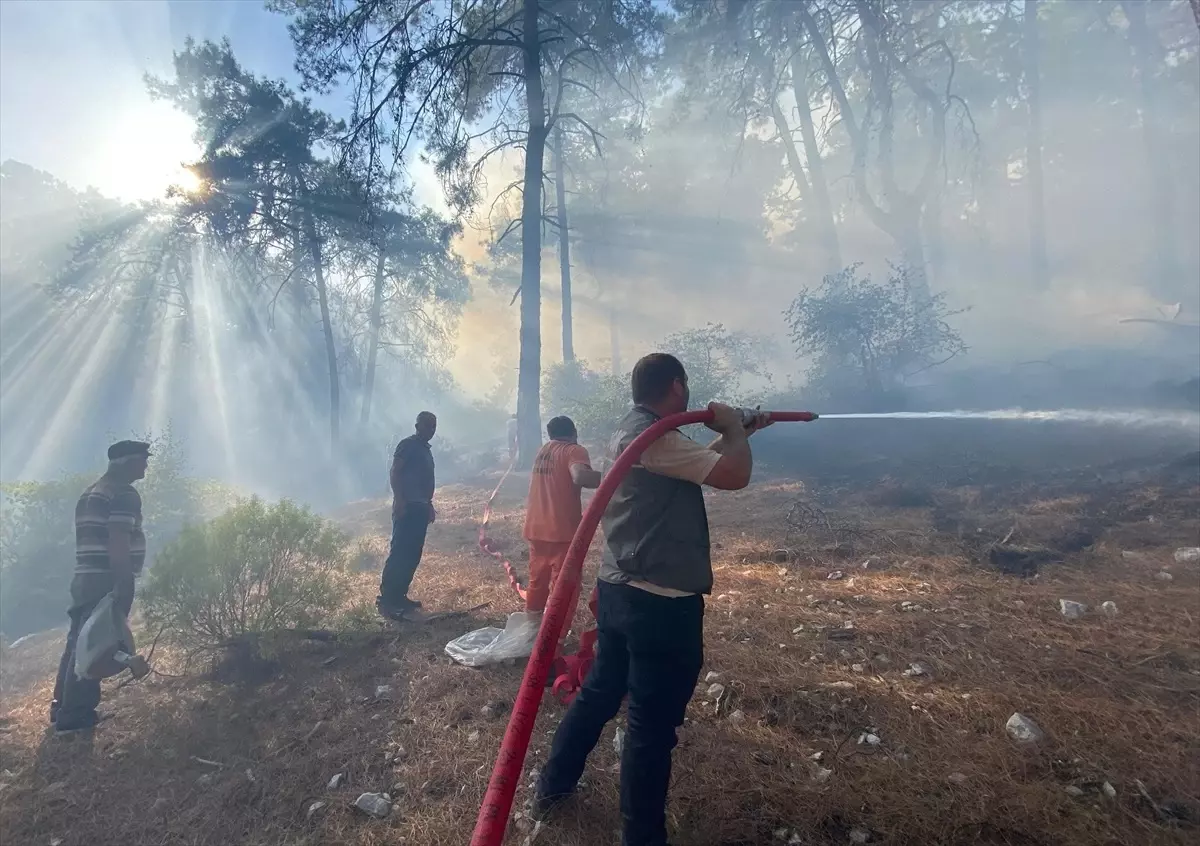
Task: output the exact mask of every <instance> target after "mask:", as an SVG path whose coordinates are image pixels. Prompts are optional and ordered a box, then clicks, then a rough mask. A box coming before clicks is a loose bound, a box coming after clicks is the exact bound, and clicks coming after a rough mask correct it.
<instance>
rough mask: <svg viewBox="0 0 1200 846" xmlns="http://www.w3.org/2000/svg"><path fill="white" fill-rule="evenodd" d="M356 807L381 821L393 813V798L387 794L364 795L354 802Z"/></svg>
mask: <svg viewBox="0 0 1200 846" xmlns="http://www.w3.org/2000/svg"><path fill="white" fill-rule="evenodd" d="M354 807H356V808H358V809H359V810H360V811H362V812H363V813H364V814H367V815H368V816H372V817H375V819H378V820H381V819H383V818H384V817H386V816H387V815H388V814H390V813H391V812H392V797H390V796H388V795H387V794H386V793H364V794H362V795H361V796H359V797H358V798H357V799H355V800H354Z"/></svg>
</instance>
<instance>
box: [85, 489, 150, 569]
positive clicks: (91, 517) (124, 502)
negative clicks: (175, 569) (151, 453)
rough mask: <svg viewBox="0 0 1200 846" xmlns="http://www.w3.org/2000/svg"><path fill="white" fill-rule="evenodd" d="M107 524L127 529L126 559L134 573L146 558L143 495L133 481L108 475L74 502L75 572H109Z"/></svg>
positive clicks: (140, 567) (108, 526)
mask: <svg viewBox="0 0 1200 846" xmlns="http://www.w3.org/2000/svg"><path fill="white" fill-rule="evenodd" d="M110 527H120V528H122V529H124V530H126V531H128V532H129V563H130V564H131V565H132V567H133V572H134V573H140V572H142V565H143V564H144V563H145V561H146V536H145V534H144V533H143V532H142V498H141V496H139V495H138V492H137V490H135V489H134V487H133V486H132V485H127V484H121V483H119V482H114V481H113V480H111V479H109V478H108V477H102V478H101V479H100V481H98V482H96V483H95V484H94V485H92V486H91V487H89V488H88V489H87V490H86V491H84V492H83V495H82V496H81V497H79V502H77V503H76V504H75V572H76V573H80V574H87V573H108V572H110V571H111V569H112V567H111V566H110V564H109V560H108V533H109V528H110Z"/></svg>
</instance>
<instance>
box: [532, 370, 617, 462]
mask: <svg viewBox="0 0 1200 846" xmlns="http://www.w3.org/2000/svg"><path fill="white" fill-rule="evenodd" d="M542 390H543V394H544V400H545V404H546V412H547V414H548V416H547V420H548V419H549V417H553V416H557V415H559V414H565V415H567V416H568V417H570V418H571V419H572V420H574V421H575V427H576V428H577V429H578V430H579V440H580V441H582V442H585V443H590V444H607V443H608V440H609V438H610V437H611V436H612V433H613V432H615V431H616V429H617V424H618V423H620V422H621V418H622V417H624V416H625V413H626V412H628V411H629V407H630V400H629V377H628V376H614V375H612V374H611V373H597V372H596V371H595V370H591V369H589V368H588V366H587V362H585V361H570V362H560V363H558V364H553V365H551V366H550V367H549V368H547V369H546V375H545V378H544V379H543V386H542Z"/></svg>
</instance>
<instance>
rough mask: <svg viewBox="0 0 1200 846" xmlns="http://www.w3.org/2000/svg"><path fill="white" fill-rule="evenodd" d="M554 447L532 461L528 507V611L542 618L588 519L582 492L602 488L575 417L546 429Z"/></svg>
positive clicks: (546, 447)
mask: <svg viewBox="0 0 1200 846" xmlns="http://www.w3.org/2000/svg"><path fill="white" fill-rule="evenodd" d="M546 434H547V435H549V436H550V441H549V442H548V443H546V444H543V445H542V448H541V449H540V450H538V454H537V455H536V456H535V457H534V459H533V472H532V473H531V474H530V475H529V504H528V506H527V508H526V510H525V539H526V540H527V541H529V587H528V588H527V589H526V591H525V610H526V611H533V612H539V613H540V612H542V611H545V610H546V601H547V600H548V599H549V598H550V591H551V590H552V589H553V587H554V582H555V580H557V578H558V573H559V570H561V569H562V564H563V559H564V558H566V556H567V548H568V547H569V546H570V545H571V538H572V537H574V536H575V529H577V528H578V527H579V521H580V520H581V519H583V503H582V502H581V499H580V491H581V490H582V489H583V488H596V487H599V486H600V472H599V471H598V470H593V469H592V464H591V459H590V458H589V457H588V451H587V450H586V449H584V448H583V447H582V446H580V445H579V433H578V432H577V431H576V430H575V423H574V422H573V421H572V420H571V418H570V417H555V418H554V419H553V420H551V421H550V422H549V423H548V424H546Z"/></svg>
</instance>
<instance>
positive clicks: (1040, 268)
mask: <svg viewBox="0 0 1200 846" xmlns="http://www.w3.org/2000/svg"><path fill="white" fill-rule="evenodd" d="M1024 40H1025V51H1024V52H1025V101H1026V106H1027V108H1028V110H1029V123H1028V125H1027V126H1026V132H1027V134H1026V136H1025V166H1026V170H1027V174H1028V179H1029V194H1028V198H1029V264H1030V271H1031V273H1032V276H1033V284H1034V287H1035V288H1038V289H1039V290H1044V289H1046V288H1049V287H1050V262H1049V259H1048V258H1047V255H1046V183H1045V178H1044V176H1043V171H1042V78H1041V73H1042V72H1041V58H1040V52H1041V47H1040V46H1039V44H1038V0H1025V39H1024Z"/></svg>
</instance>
